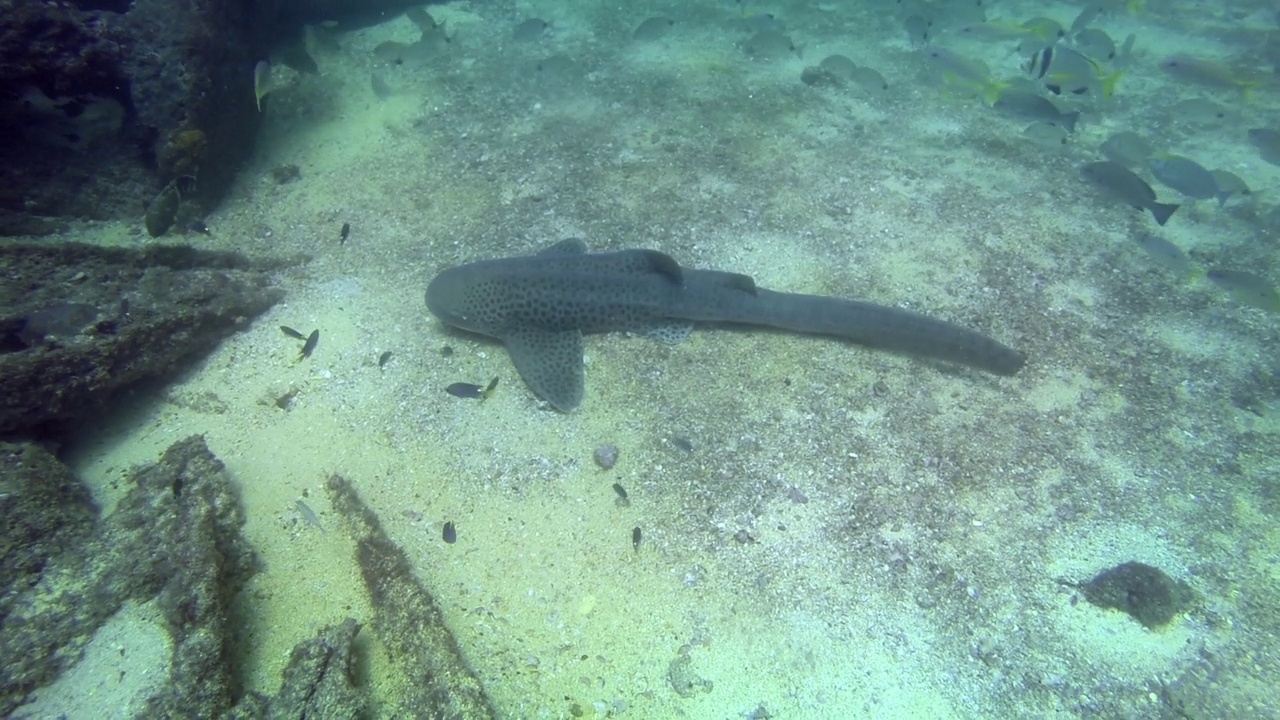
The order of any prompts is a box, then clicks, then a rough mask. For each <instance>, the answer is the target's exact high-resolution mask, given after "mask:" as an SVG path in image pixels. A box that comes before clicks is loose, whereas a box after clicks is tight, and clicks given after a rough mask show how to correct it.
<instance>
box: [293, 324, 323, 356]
mask: <svg viewBox="0 0 1280 720" xmlns="http://www.w3.org/2000/svg"><path fill="white" fill-rule="evenodd" d="M319 344H320V330H318V329H316V330H312V331H311V334H310V335H308V336H307V341H306V342H305V343H303V344H302V352H301V353H298V359H299V360H304V359H306V358H309V357H311V353H312V351H314V350H315V349H316V345H319Z"/></svg>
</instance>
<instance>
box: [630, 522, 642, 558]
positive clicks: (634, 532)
mask: <svg viewBox="0 0 1280 720" xmlns="http://www.w3.org/2000/svg"><path fill="white" fill-rule="evenodd" d="M640 539H641V536H640V528H639V527H634V528H631V547H632V549H634V550H636V551H637V552H639V550H640Z"/></svg>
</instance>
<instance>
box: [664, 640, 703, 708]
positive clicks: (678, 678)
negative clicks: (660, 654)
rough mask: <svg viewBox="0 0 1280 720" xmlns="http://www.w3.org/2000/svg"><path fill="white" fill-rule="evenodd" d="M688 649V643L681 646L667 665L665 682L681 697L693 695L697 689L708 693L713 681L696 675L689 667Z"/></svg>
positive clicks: (690, 659)
mask: <svg viewBox="0 0 1280 720" xmlns="http://www.w3.org/2000/svg"><path fill="white" fill-rule="evenodd" d="M689 650H690V648H689V646H688V645H684V646H681V648H680V651H679V653H678V654H677V655H676V657H675V659H674V660H672V661H671V664H670V665H668V666H667V682H668V683H669V684H670V685H671V689H672V690H675V691H676V694H677V695H679V696H680V697H683V698H688V697H693V696H694V695H696V694H697V693H698V691H699V690H701V691H702V692H704V693H709V692H711V690H712V688H713V687H714V683H712V682H711V681H710V680H707V679H706V678H704V677H702V676H700V675H698V674H697V673H695V672H694V671H693V668H692V667H690V666H691V665H692V664H693V659H692V658H691V657H689Z"/></svg>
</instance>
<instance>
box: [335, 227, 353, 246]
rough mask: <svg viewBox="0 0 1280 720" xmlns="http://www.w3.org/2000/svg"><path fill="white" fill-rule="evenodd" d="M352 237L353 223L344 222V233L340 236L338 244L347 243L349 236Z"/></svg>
mask: <svg viewBox="0 0 1280 720" xmlns="http://www.w3.org/2000/svg"><path fill="white" fill-rule="evenodd" d="M349 237H351V223H345V222H344V223H342V234H341V235H339V236H338V244H339V245H345V244H346V243H347V238H349Z"/></svg>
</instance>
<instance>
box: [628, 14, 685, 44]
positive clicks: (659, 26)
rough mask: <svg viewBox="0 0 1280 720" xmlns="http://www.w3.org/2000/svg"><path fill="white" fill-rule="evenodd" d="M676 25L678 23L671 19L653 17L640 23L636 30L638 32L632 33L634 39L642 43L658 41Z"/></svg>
mask: <svg viewBox="0 0 1280 720" xmlns="http://www.w3.org/2000/svg"><path fill="white" fill-rule="evenodd" d="M675 24H676V21H675V20H672V19H671V18H666V17H651V18H649V19H648V20H645V21H644V22H642V23H640V26H639V27H637V28H636V31H635V32H633V33H631V37H632V39H634V40H639V41H641V42H648V41H650V40H657V39H658V38H660V37H662V36H663V35H666V34H667V31H669V30H670V29H671V28H673V27H675Z"/></svg>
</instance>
